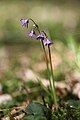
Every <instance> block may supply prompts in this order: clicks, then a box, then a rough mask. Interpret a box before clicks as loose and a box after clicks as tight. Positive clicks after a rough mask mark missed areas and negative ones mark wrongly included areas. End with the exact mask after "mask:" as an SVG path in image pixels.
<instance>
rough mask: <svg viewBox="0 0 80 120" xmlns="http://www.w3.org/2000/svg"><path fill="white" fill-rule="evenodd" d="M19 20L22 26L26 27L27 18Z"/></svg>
mask: <svg viewBox="0 0 80 120" xmlns="http://www.w3.org/2000/svg"><path fill="white" fill-rule="evenodd" d="M20 21H21V23H22V24H23V26H24V27H27V28H28V23H29V19H28V20H24V19H21V20H20Z"/></svg>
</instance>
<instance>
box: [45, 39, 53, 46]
mask: <svg viewBox="0 0 80 120" xmlns="http://www.w3.org/2000/svg"><path fill="white" fill-rule="evenodd" d="M51 44H53V42H52V41H50V40H49V39H46V41H45V42H44V46H46V45H51Z"/></svg>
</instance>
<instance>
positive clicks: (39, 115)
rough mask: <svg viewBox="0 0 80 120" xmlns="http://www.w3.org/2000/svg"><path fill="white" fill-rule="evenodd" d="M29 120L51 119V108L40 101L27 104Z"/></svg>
mask: <svg viewBox="0 0 80 120" xmlns="http://www.w3.org/2000/svg"><path fill="white" fill-rule="evenodd" d="M26 112H27V113H28V117H27V119H28V120H50V118H51V110H50V109H49V108H47V107H46V106H44V105H42V104H40V103H34V102H33V103H31V104H29V105H28V106H27V108H26Z"/></svg>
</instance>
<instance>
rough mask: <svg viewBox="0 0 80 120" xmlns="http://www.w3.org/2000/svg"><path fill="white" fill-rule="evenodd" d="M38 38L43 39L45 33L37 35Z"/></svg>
mask: <svg viewBox="0 0 80 120" xmlns="http://www.w3.org/2000/svg"><path fill="white" fill-rule="evenodd" d="M36 39H37V40H39V39H41V40H44V35H43V34H39V35H38V36H37V37H36Z"/></svg>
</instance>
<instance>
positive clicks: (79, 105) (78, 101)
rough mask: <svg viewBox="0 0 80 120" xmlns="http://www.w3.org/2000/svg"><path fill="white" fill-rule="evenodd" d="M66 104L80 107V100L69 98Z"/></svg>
mask: <svg viewBox="0 0 80 120" xmlns="http://www.w3.org/2000/svg"><path fill="white" fill-rule="evenodd" d="M66 105H67V106H69V107H71V108H80V100H68V101H67V103H66Z"/></svg>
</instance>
